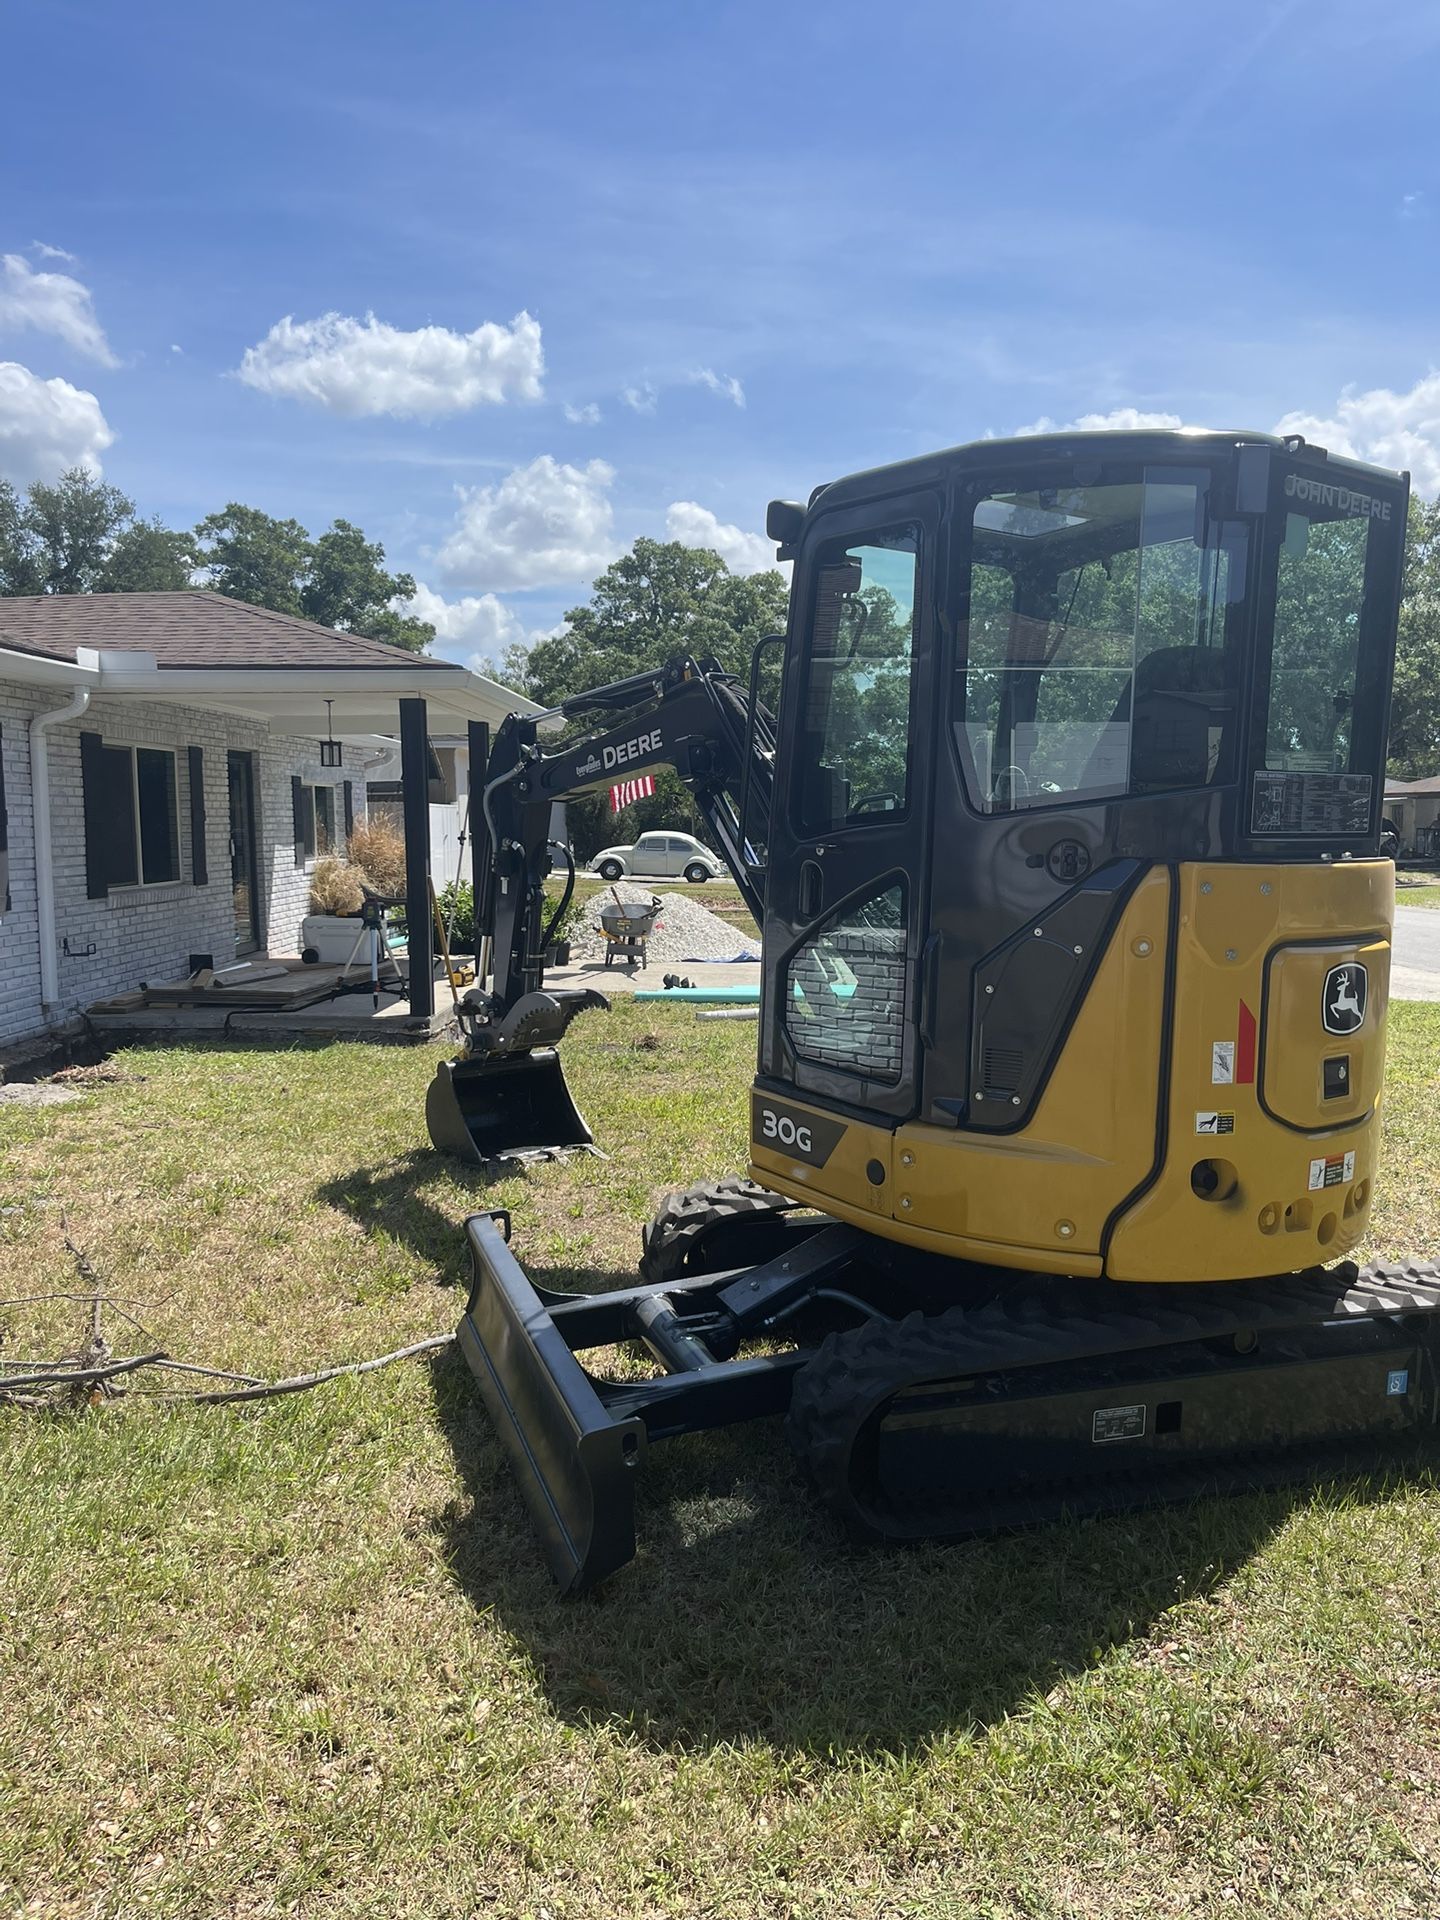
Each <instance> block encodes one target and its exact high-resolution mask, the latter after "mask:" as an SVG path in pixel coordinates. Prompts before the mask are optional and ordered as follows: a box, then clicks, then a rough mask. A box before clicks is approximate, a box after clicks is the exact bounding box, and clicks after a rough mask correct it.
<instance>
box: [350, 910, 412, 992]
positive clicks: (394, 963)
mask: <svg viewBox="0 0 1440 1920" xmlns="http://www.w3.org/2000/svg"><path fill="white" fill-rule="evenodd" d="M403 905H404V902H403V901H402V900H399V899H395V898H392V897H391V896H389V895H388V894H383V893H371V892H370V891H369V890H368V888H367V890H366V893H365V898H364V900H363V902H362V903H361V907H360V931H359V932H358V933H357V934H356V936H355V944H354V946H353V947H351V949H350V958H349V959H348V960H347V961H346V962H345V964H344V966H343V967H342V968H341V969H340V980H339V986H340V990H341V991H342V992H343V991H344V990H345V989H346V988H347V987H349V986H350V969H351V968H352V967H354V966H356V965H357V964H359V965H361V966H363V967H365V968H366V969H367V971H368V972H369V975H370V1004H371V1006H372V1007H373V1008H374V1009H375V1011H376V1012H377V1013H378V1012H379V1011H380V991H381V989H380V975H381V972H382V971H383V969H384V968H385V967H389V969H390V971H391V972H392V973H393V974H394V976H395V985H394V987H393V988H391V987H387V988H386V989H385V991H386V992H393V993H403V992H404V991H405V976H404V974H402V973H401V971H400V962H399V961H398V960H397V959H396V958H395V955H394V954H393V953H392V952H391V951H390V942H389V940H388V939H387V938H386V934H385V914H386V911H387V909H388V908H390V907H399V906H403ZM362 948H363V949H364V958H363V960H362V958H361V949H362Z"/></svg>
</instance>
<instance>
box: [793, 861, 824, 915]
mask: <svg viewBox="0 0 1440 1920" xmlns="http://www.w3.org/2000/svg"><path fill="white" fill-rule="evenodd" d="M824 904H825V876H824V874H823V873H822V872H821V871H820V863H819V862H818V861H817V860H803V861H802V862H801V863H800V888H799V895H798V905H799V908H800V917H801V919H802V920H813V919H814V918H815V916H816V915H817V914H818V913H819V911H820V909H821V907H822V906H824Z"/></svg>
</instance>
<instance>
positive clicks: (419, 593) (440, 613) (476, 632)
mask: <svg viewBox="0 0 1440 1920" xmlns="http://www.w3.org/2000/svg"><path fill="white" fill-rule="evenodd" d="M394 605H395V609H396V611H397V612H399V613H409V614H413V615H414V616H415V618H416V619H417V620H428V621H429V622H430V624H431V626H432V627H434V629H435V643H436V645H437V647H442V648H448V649H449V650H450V651H451V652H453V651H454V650H455V649H456V648H457V647H469V648H472V649H474V652H475V657H476V658H478V657H480V655H481V654H491V653H497V652H498V651H499V650H500V649H501V648H502V647H508V646H509V645H510V644H511V642H512V641H515V640H523V639H524V638H525V627H524V624H523V623H522V622H521V621H520V620H519V619H518V618H517V617H516V615H515V613H514V612H513V611H512V610H511V608H509V607H507V606H506V604H505V602H504V601H503V600H501V599H499V598H497V596H496V595H495V594H493V593H481V594H465V595H463V596H462V597H461V598H460V599H458V600H447V599H446V598H445V596H444V594H443V593H437V592H436V591H435V590H434V588H433V587H427V586H426V585H425V582H424V581H423V580H417V581H416V583H415V592H414V595H413V597H412V598H411V599H409V600H397V601H395V602H394ZM467 664H468V663H467Z"/></svg>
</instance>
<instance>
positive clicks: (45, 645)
mask: <svg viewBox="0 0 1440 1920" xmlns="http://www.w3.org/2000/svg"><path fill="white" fill-rule="evenodd" d="M0 647H10V648H13V649H14V650H15V651H16V652H18V653H37V654H42V655H44V656H45V657H46V658H47V659H51V660H69V661H73V660H74V658H75V649H76V648H77V647H113V648H117V649H119V650H120V651H122V652H135V651H140V652H146V653H153V654H154V655H155V658H156V660H157V661H158V662H159V664H160V666H161V668H162V669H163V668H165V667H192V668H194V667H199V668H204V667H217V668H218V667H231V668H233V667H262V668H271V669H274V668H277V667H279V668H284V667H349V668H352V669H353V668H356V667H360V668H364V667H374V668H378V669H380V670H382V671H383V670H384V669H386V668H389V669H390V670H391V671H395V670H397V669H403V670H404V671H406V672H411V671H413V670H414V669H415V668H416V667H421V668H425V667H440V668H443V667H444V666H445V665H446V662H445V661H443V660H428V659H426V658H425V657H424V656H423V655H416V654H413V653H407V652H406V651H405V650H404V649H403V648H400V647H389V646H386V644H385V643H384V641H383V640H362V639H360V638H359V636H358V635H356V634H351V633H336V632H335V630H334V629H333V628H332V627H321V626H317V625H316V623H315V622H314V621H313V620H297V619H296V618H295V617H294V616H293V615H292V614H288V613H272V612H271V611H270V610H269V608H268V607H252V606H250V605H249V604H248V603H247V602H246V601H244V600H231V599H228V598H227V597H226V596H225V595H224V594H223V593H207V592H204V591H198V590H197V591H193V592H186V593H47V594H34V595H18V596H16V597H15V598H13V599H0Z"/></svg>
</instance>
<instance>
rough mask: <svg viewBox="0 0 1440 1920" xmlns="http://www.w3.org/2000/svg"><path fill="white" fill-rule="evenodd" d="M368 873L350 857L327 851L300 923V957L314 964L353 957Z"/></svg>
mask: <svg viewBox="0 0 1440 1920" xmlns="http://www.w3.org/2000/svg"><path fill="white" fill-rule="evenodd" d="M363 880H364V875H363V874H362V873H361V872H360V869H359V868H358V867H354V866H351V864H350V862H349V861H348V860H340V859H337V858H336V857H335V856H334V855H327V856H326V858H325V859H323V860H317V861H316V862H315V871H314V873H312V874H311V876H310V911H309V913H307V914H306V916H305V918H304V919H303V920H302V921H301V923H300V957H301V959H302V960H304V961H306V962H307V964H309V965H310V966H316V965H319V964H321V963H322V962H323V963H324V964H326V965H328V966H340V965H343V963H344V962H345V961H346V960H348V959H349V958H350V954H351V951H352V950H353V948H354V945H355V935H356V933H357V932H358V931H359V928H358V926H357V924H356V922H357V918H358V916H359V912H360V906H361V902H362V901H363V900H364V898H365V894H364V890H363V884H362V883H363Z"/></svg>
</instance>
